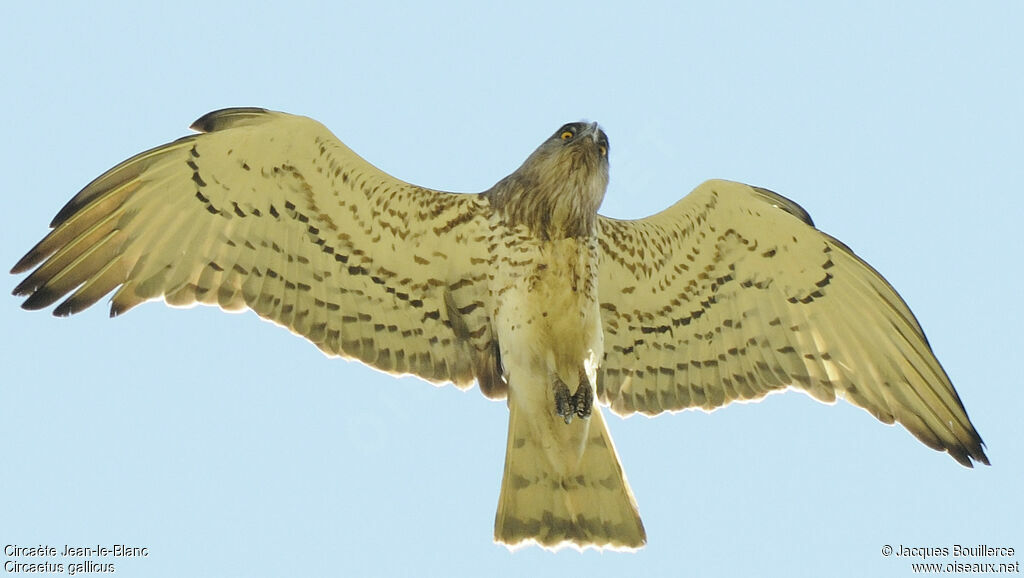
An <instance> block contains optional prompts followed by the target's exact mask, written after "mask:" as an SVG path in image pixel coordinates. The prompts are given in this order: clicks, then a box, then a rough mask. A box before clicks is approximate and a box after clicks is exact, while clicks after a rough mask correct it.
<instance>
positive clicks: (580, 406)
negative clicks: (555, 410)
mask: <svg viewBox="0 0 1024 578" xmlns="http://www.w3.org/2000/svg"><path fill="white" fill-rule="evenodd" d="M572 405H573V407H574V408H575V409H576V415H577V416H578V417H579V418H580V419H587V418H588V417H590V412H591V410H592V409H593V408H594V389H593V388H591V387H590V380H588V379H587V378H586V376H584V377H583V379H581V380H580V385H579V387H578V388H576V393H574V394H572ZM566 423H568V422H566Z"/></svg>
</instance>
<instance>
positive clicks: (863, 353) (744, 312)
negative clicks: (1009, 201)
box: [598, 181, 988, 466]
mask: <svg viewBox="0 0 1024 578" xmlns="http://www.w3.org/2000/svg"><path fill="white" fill-rule="evenodd" d="M599 227H600V232H599V238H600V245H601V247H602V251H603V253H602V263H601V270H600V291H601V303H602V306H601V308H602V320H603V323H604V328H605V359H604V364H603V365H602V367H601V371H600V373H599V376H598V396H599V397H600V399H601V400H602V401H603V402H605V403H607V404H609V405H610V406H611V408H612V409H613V410H614V411H616V412H617V413H620V414H630V413H634V412H642V413H646V414H649V415H653V414H657V413H660V412H663V411H677V410H682V409H687V408H702V409H705V410H712V409H715V408H717V407H721V406H723V405H726V404H728V403H730V402H732V401H736V400H754V399H759V398H761V397H763V396H765V395H767V394H768V393H771V392H773V391H778V390H782V389H785V388H795V389H799V390H802V391H804V392H806V393H808V394H810V395H811V396H813V397H814V398H815V399H818V400H820V401H823V402H826V403H831V402H834V401H835V399H836V398H837V397H843V398H845V399H847V400H848V401H850V402H851V403H853V404H855V405H857V406H860V407H862V408H864V409H865V410H867V411H868V412H869V413H871V414H872V415H874V416H875V417H876V418H878V419H879V420H881V421H883V422H885V423H893V421H897V422H899V423H901V424H902V425H903V426H904V427H906V428H907V429H908V430H909V431H910V432H911V433H913V434H914V435H915V436H917V438H918V439H920V440H921V441H922V442H923V443H925V444H926V445H928V446H929V447H932V448H935V449H938V450H941V451H946V452H948V453H949V454H950V455H951V456H952V457H953V458H955V459H956V460H957V461H958V462H960V463H961V464H964V465H966V466H970V465H971V464H972V460H974V461H979V462H982V463H985V464H987V463H988V458H987V457H986V456H985V453H984V450H983V444H982V441H981V438H980V436H979V435H978V433H977V431H975V429H974V426H973V425H972V424H971V422H970V420H969V418H968V417H967V413H966V412H965V410H964V407H963V404H962V403H961V402H960V398H959V396H958V395H957V393H956V391H955V390H954V389H953V385H952V384H951V383H950V381H949V377H948V376H947V375H946V373H945V371H943V369H942V366H941V365H939V362H938V360H936V359H935V356H934V354H933V353H932V351H931V348H930V346H929V345H928V341H927V339H926V338H925V336H924V332H923V331H922V330H921V326H920V325H919V324H918V322H917V320H916V319H915V318H914V315H913V314H912V313H911V311H910V309H909V308H908V307H907V305H906V303H905V302H904V301H903V300H902V299H901V298H900V297H899V295H898V294H897V293H896V291H895V290H894V289H893V288H892V287H891V286H890V285H889V283H888V282H886V281H885V279H883V278H882V277H881V275H879V274H878V272H877V271H875V270H874V269H873V268H871V267H870V266H869V265H867V264H866V263H864V262H863V261H862V260H860V259H859V258H858V257H857V256H856V255H855V254H854V253H853V252H852V251H851V250H850V249H849V248H848V247H847V246H846V245H844V244H843V243H841V242H839V241H837V240H836V239H834V238H832V237H830V236H829V235H827V234H825V233H822V232H820V231H818V230H817V229H815V228H814V227H813V224H812V221H811V218H810V216H809V215H808V214H807V213H806V211H804V210H803V209H802V208H800V206H799V205H797V204H796V203H793V202H792V201H790V200H788V199H785V198H784V197H782V196H781V195H778V194H776V193H773V192H771V191H767V190H765V189H759V188H755V187H749V186H747V185H743V184H739V183H732V182H727V181H708V182H707V183H704V184H703V185H701V186H700V187H698V188H697V189H696V190H694V192H693V193H691V194H690V195H688V196H687V197H686V198H684V199H683V200H681V201H680V202H679V203H677V204H676V205H674V206H673V207H670V208H669V209H667V210H665V211H663V212H661V213H659V214H657V215H653V216H651V217H648V218H646V219H640V220H636V221H619V220H614V219H607V218H604V217H602V218H601V219H600V220H599Z"/></svg>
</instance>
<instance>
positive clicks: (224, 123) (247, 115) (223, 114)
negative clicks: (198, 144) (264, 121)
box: [189, 106, 270, 132]
mask: <svg viewBox="0 0 1024 578" xmlns="http://www.w3.org/2000/svg"><path fill="white" fill-rule="evenodd" d="M269 113H270V111H269V110H267V109H265V108H259V107H255V106H246V107H235V108H222V109H220V110H215V111H212V112H208V113H206V114H204V115H203V116H201V117H199V118H198V119H196V121H195V122H194V123H192V125H191V126H189V128H191V129H192V130H194V131H198V132H213V131H216V130H221V129H224V128H229V127H232V126H237V125H239V124H244V123H246V122H247V121H252V120H254V119H260V118H261V117H263V116H265V115H267V114H269Z"/></svg>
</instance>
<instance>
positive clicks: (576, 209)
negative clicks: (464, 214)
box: [484, 122, 608, 239]
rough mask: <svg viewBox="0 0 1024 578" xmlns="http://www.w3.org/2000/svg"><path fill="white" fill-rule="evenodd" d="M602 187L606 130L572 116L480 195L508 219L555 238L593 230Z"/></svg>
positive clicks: (604, 184) (605, 173)
mask: <svg viewBox="0 0 1024 578" xmlns="http://www.w3.org/2000/svg"><path fill="white" fill-rule="evenodd" d="M607 187H608V136H607V135H605V133H604V131H603V130H601V128H600V127H599V126H598V125H597V123H596V122H594V123H585V122H572V123H569V124H566V125H564V126H563V127H562V128H560V129H558V130H557V131H556V132H555V133H554V134H553V135H551V137H550V138H548V139H547V140H546V141H544V142H543V143H541V145H540V146H539V147H537V150H535V151H533V154H531V155H530V156H529V157H528V158H527V159H526V161H524V162H523V164H522V166H520V167H519V168H518V169H516V172H514V173H512V174H511V175H509V176H507V177H505V178H504V179H502V180H501V181H499V182H498V184H496V185H494V187H492V188H491V189H490V190H489V191H486V192H485V193H484V196H485V197H487V199H488V200H489V201H490V203H491V205H492V206H493V207H494V208H495V209H496V210H497V211H499V213H500V214H503V215H504V216H505V218H506V219H508V221H509V224H510V225H512V226H516V225H521V224H522V225H526V226H527V227H529V228H530V230H531V231H533V232H534V234H536V235H538V236H540V237H541V238H548V239H555V238H564V237H581V236H587V235H593V234H595V231H596V223H597V209H598V208H599V207H600V206H601V201H602V200H603V199H604V192H605V189H606V188H607Z"/></svg>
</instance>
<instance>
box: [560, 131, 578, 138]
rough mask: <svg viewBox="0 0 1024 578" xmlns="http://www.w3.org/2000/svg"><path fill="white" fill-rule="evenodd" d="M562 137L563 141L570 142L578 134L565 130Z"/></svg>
mask: <svg viewBox="0 0 1024 578" xmlns="http://www.w3.org/2000/svg"><path fill="white" fill-rule="evenodd" d="M561 136H562V140H569V139H571V138H572V137H574V136H576V133H574V132H573V131H571V130H569V129H565V130H563V131H562V135H561Z"/></svg>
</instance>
